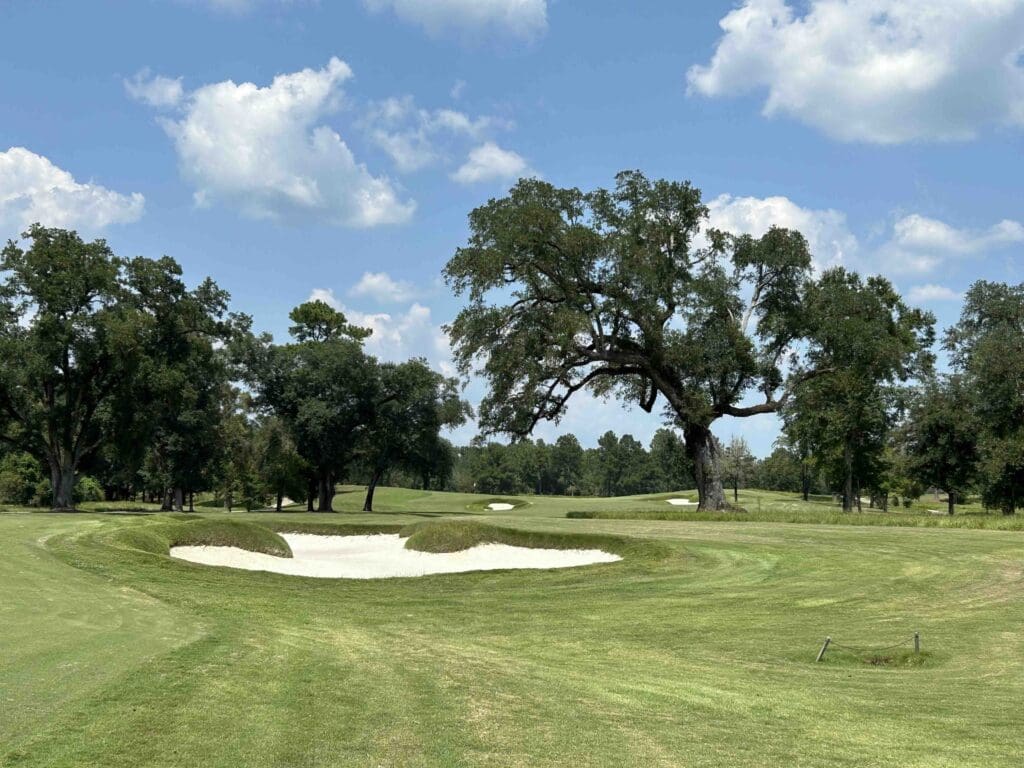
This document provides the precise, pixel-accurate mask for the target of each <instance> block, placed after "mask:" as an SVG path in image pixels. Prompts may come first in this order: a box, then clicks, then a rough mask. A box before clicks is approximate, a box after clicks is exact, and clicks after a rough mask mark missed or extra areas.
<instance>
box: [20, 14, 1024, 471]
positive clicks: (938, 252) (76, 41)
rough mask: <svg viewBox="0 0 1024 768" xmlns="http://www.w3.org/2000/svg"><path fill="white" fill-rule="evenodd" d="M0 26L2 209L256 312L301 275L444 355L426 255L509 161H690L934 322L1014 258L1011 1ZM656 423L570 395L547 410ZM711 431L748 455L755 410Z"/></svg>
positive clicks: (1018, 165)
mask: <svg viewBox="0 0 1024 768" xmlns="http://www.w3.org/2000/svg"><path fill="white" fill-rule="evenodd" d="M0 29H3V30H4V31H5V32H6V34H5V35H4V38H5V42H4V46H3V51H2V53H0V228H2V229H3V235H4V236H5V237H7V236H14V235H15V234H16V233H17V232H18V231H20V229H21V228H22V227H23V226H24V224H25V223H26V222H28V221H31V220H36V219H40V220H43V221H44V222H45V223H51V224H54V225H61V226H70V227H75V228H77V229H79V230H80V231H82V232H83V233H85V234H87V235H89V236H104V237H106V238H107V239H108V240H109V241H110V242H111V243H112V245H113V246H114V248H115V250H116V251H117V252H119V253H121V254H123V255H134V254H144V255H149V256H157V255H160V254H165V253H166V254H168V255H171V256H173V257H175V258H176V259H178V260H179V261H180V262H181V263H182V264H183V266H184V268H185V270H186V275H187V276H188V277H189V279H191V280H194V281H198V280H199V279H201V278H202V277H204V276H206V275H210V276H212V277H213V278H214V279H215V280H216V281H217V282H218V283H219V284H221V285H222V286H223V287H224V288H226V289H227V290H229V291H230V292H231V294H232V296H233V304H234V307H235V308H236V309H239V310H242V311H246V312H249V313H251V314H252V315H254V317H255V319H256V323H257V325H258V327H260V328H263V329H266V330H269V331H271V332H273V333H274V334H275V335H276V336H278V337H283V336H284V334H285V329H286V327H287V312H288V310H289V309H290V308H291V307H292V306H294V305H295V304H298V303H300V302H301V301H304V300H305V299H307V298H309V297H310V296H311V295H314V294H315V295H318V296H322V297H324V298H327V299H329V300H331V301H334V302H336V303H337V304H338V305H339V306H342V307H343V308H344V309H345V311H346V312H347V313H348V314H349V315H350V316H351V318H352V319H354V320H356V321H360V322H364V323H367V324H369V325H371V326H372V327H374V328H375V330H376V333H375V336H374V338H373V339H372V341H371V343H370V348H371V350H372V351H374V352H375V353H377V354H379V355H381V356H382V357H390V358H403V357H408V356H410V355H413V354H417V355H425V356H427V357H429V358H430V360H431V361H432V362H433V363H434V364H435V365H437V366H439V367H442V368H443V367H445V365H446V357H447V355H446V342H445V339H444V337H443V334H442V333H441V332H440V328H439V326H440V325H441V324H443V323H444V322H446V321H447V320H449V319H451V317H452V316H453V315H454V313H455V312H456V311H457V309H458V306H459V305H458V302H457V300H456V299H454V298H453V297H451V296H449V295H448V294H447V292H446V291H445V289H444V287H443V286H442V285H441V284H440V282H439V274H440V271H441V268H442V266H443V265H444V263H445V262H446V261H447V259H448V258H449V257H450V255H451V254H452V253H453V252H454V250H455V248H457V247H458V246H459V245H460V244H462V243H463V242H464V240H465V237H466V234H467V230H466V214H467V213H468V212H469V211H470V210H471V209H472V208H473V207H475V206H476V205H479V204H480V203H482V202H484V201H486V200H487V199H488V198H489V197H493V196H496V195H500V194H501V193H502V192H503V191H504V190H506V189H507V188H508V186H509V184H510V183H511V182H512V181H513V180H514V178H516V177H517V176H519V175H523V174H529V173H536V174H539V175H541V176H543V177H544V178H545V179H548V180H550V181H552V182H554V183H556V184H561V185H566V186H579V187H581V188H590V187H594V186H598V185H604V186H606V185H609V184H610V183H612V180H613V176H614V174H615V173H616V172H617V171H619V170H622V169H627V168H639V169H642V170H644V171H645V172H646V173H647V174H648V175H651V176H657V177H665V178H673V179H689V180H691V181H693V183H694V184H696V185H697V186H698V187H700V188H701V189H702V190H703V191H704V195H705V199H706V200H707V201H708V202H709V203H710V205H711V208H712V213H713V218H714V221H715V223H716V224H718V225H720V226H724V227H726V228H730V229H733V230H736V231H752V232H754V233H758V232H759V231H760V230H763V229H764V228H765V227H767V226H768V225H770V224H772V223H776V224H780V225H783V226H793V227H796V228H799V229H801V230H802V231H804V233H805V234H806V235H807V236H808V238H809V240H810V241H811V243H812V246H813V247H814V251H815V257H816V260H817V262H818V263H819V264H822V265H829V264H836V263H838V264H843V265H845V266H847V267H849V268H852V269H857V270H860V271H862V272H881V273H883V274H885V275H887V276H888V277H890V278H891V279H892V280H893V281H894V282H895V283H896V284H897V285H898V286H899V287H900V289H901V290H903V291H904V292H905V293H906V295H908V296H909V297H910V299H911V300H912V301H913V302H915V303H917V304H919V305H921V306H925V307H927V308H928V309H930V310H932V311H933V312H935V314H936V315H937V316H938V318H939V327H940V329H941V328H943V327H945V326H946V325H949V324H950V323H952V322H954V321H955V319H956V316H957V314H958V312H959V294H960V292H962V291H963V290H964V289H965V288H966V287H967V286H968V285H969V284H970V283H971V282H972V281H974V280H976V279H979V278H987V279H991V280H1002V281H1009V282H1020V281H1022V280H1024V267H1022V265H1024V260H1022V253H1024V224H1022V222H1024V194H1022V191H1021V189H1022V186H1021V178H1022V170H1024V167H1022V166H1024V163H1022V152H1021V150H1022V137H1024V0H973V1H969V0H931V1H930V2H924V1H923V0H857V1H854V0H850V1H849V2H842V1H841V0H812V1H811V2H801V3H799V4H795V3H791V4H788V5H787V3H786V2H784V1H783V0H748V2H744V3H732V2H704V3H677V2H653V1H648V2H643V1H637V2H633V3H621V2H606V1H605V0H590V1H589V2H586V3H581V2H568V1H567V0H430V1H428V0H345V1H342V0H338V2H327V0H321V2H312V1H308V2H304V1H303V0H217V1H212V0H133V1H132V2H128V1H127V0H126V1H125V2H84V0H78V1H77V2H54V1H51V2H47V3H36V2H29V1H28V0H24V1H20V0H10V1H9V2H6V3H4V4H3V5H2V6H0ZM468 391H469V393H470V395H471V396H478V394H479V389H478V388H477V387H475V386H471V387H470V389H469V390H468ZM657 426H658V423H657V419H655V418H652V417H649V416H647V415H645V414H643V413H641V412H639V411H628V410H623V409H622V408H621V407H620V406H619V405H618V404H614V403H612V404H605V403H600V402H594V401H589V400H581V401H580V402H579V403H577V404H576V405H575V407H573V408H571V409H570V413H569V415H568V417H567V418H566V420H565V421H564V422H563V423H562V425H561V426H560V427H557V428H556V427H545V428H544V429H543V430H542V431H541V435H542V436H544V437H548V438H550V437H552V436H553V435H555V434H557V433H558V432H559V431H561V430H571V431H574V432H575V433H576V434H577V435H579V436H580V438H581V439H582V440H583V441H584V443H592V442H593V441H594V440H595V439H596V437H597V436H598V435H599V434H600V433H601V432H603V431H604V430H606V429H614V430H616V431H617V432H619V433H623V432H631V433H633V434H634V435H635V436H637V437H639V438H640V439H643V440H646V439H648V438H649V437H650V435H651V434H652V432H653V430H654V429H656V428H657ZM715 431H716V433H717V434H718V435H719V437H721V438H723V439H728V437H729V436H730V435H732V434H739V435H744V436H746V437H747V439H748V440H749V441H750V443H751V445H752V447H753V448H754V450H755V452H757V453H759V454H765V453H767V452H768V451H770V449H771V443H772V441H773V440H774V438H775V437H776V435H777V424H776V422H775V420H774V419H772V418H771V417H754V418H751V419H745V420H742V422H737V421H732V422H724V421H723V422H720V423H718V424H717V425H716V427H715ZM471 435H472V430H471V429H469V428H467V429H464V430H462V431H460V432H459V433H458V434H457V435H456V438H457V439H459V440H466V439H468V438H469V437H470V436H471Z"/></svg>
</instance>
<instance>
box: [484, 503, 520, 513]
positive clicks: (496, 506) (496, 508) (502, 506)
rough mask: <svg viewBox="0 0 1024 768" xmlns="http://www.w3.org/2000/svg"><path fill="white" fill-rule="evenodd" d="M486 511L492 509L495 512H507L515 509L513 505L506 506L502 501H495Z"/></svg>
mask: <svg viewBox="0 0 1024 768" xmlns="http://www.w3.org/2000/svg"><path fill="white" fill-rule="evenodd" d="M487 508H488V509H493V510H494V511H495V512H508V511H509V510H510V509H515V508H516V505H515V504H506V503H505V502H503V501H496V502H494V503H493V504H488V505H487Z"/></svg>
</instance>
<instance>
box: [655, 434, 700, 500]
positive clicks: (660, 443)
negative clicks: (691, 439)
mask: <svg viewBox="0 0 1024 768" xmlns="http://www.w3.org/2000/svg"><path fill="white" fill-rule="evenodd" d="M649 455H650V461H651V465H652V471H653V472H654V474H655V476H656V477H657V483H658V488H657V490H659V491H681V490H683V489H685V488H690V487H692V486H693V472H692V470H691V469H690V462H689V458H688V457H687V455H686V444H685V443H684V442H683V440H682V438H680V437H679V435H678V434H676V432H674V431H673V430H671V429H665V428H662V429H659V430H658V431H657V432H655V433H654V437H652V438H651V446H650V451H649Z"/></svg>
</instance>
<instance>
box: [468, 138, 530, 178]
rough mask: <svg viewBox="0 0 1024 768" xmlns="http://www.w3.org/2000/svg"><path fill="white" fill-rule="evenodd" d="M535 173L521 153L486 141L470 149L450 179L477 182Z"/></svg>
mask: <svg viewBox="0 0 1024 768" xmlns="http://www.w3.org/2000/svg"><path fill="white" fill-rule="evenodd" d="M536 175H537V173H536V171H533V170H531V169H530V167H529V165H528V164H527V162H526V160H524V159H523V157H522V155H520V154H518V153H516V152H513V151H512V150H509V149H502V148H501V147H499V146H498V145H497V144H495V143H494V142H493V141H488V142H485V143H484V144H481V145H480V146H479V147H476V148H474V149H472V150H470V153H469V157H468V158H467V159H466V162H465V163H463V164H462V165H461V166H459V168H458V170H456V171H455V173H453V174H452V179H454V180H455V181H457V182H459V183H460V184H477V183H479V182H482V181H512V180H515V179H519V178H522V177H524V176H536Z"/></svg>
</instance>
